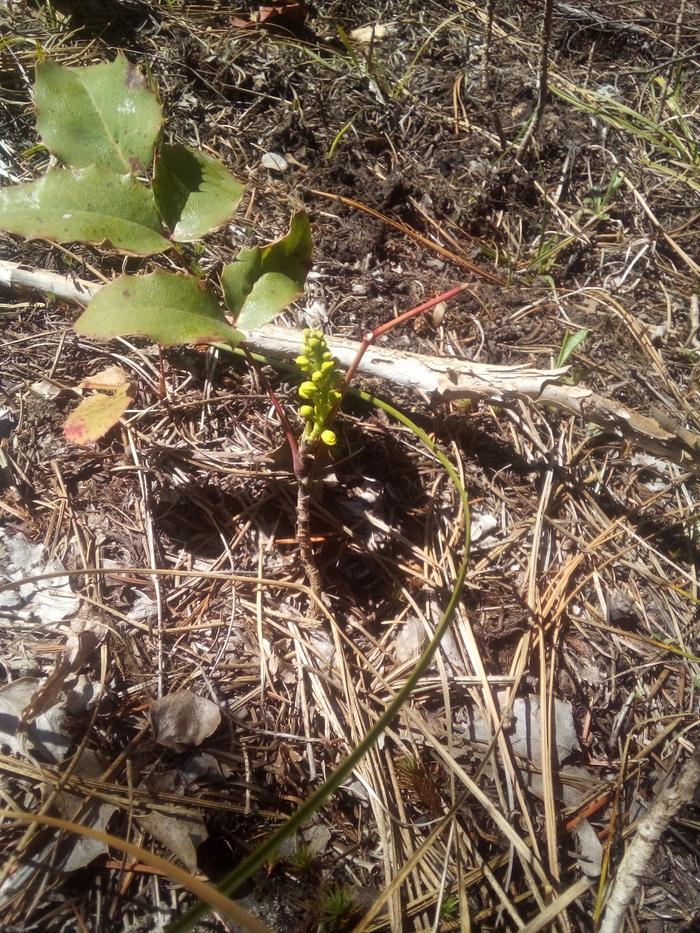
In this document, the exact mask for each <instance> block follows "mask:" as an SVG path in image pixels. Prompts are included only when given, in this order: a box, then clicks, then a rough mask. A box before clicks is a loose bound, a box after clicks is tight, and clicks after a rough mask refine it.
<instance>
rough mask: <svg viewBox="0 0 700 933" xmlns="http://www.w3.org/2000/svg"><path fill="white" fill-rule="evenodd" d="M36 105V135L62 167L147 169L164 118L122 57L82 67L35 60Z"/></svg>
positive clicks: (113, 169) (122, 170)
mask: <svg viewBox="0 0 700 933" xmlns="http://www.w3.org/2000/svg"><path fill="white" fill-rule="evenodd" d="M34 102H35V105H36V125H37V131H38V132H39V135H40V136H41V139H42V141H43V143H44V145H45V146H46V147H47V149H48V150H49V151H50V152H52V153H53V154H54V155H55V156H56V158H58V159H60V160H61V162H63V163H64V164H66V165H69V166H71V167H72V168H85V167H86V166H88V165H93V164H95V165H103V166H105V167H106V168H110V169H112V171H114V172H121V173H126V172H137V173H141V172H145V171H147V170H148V169H150V167H151V162H152V160H153V148H154V146H155V142H156V139H157V138H158V134H159V132H160V128H161V124H162V122H163V114H162V111H161V107H160V104H159V103H158V100H157V98H156V96H155V94H154V93H153V91H152V90H151V89H150V88H149V87H148V85H147V83H146V80H145V78H144V77H143V75H142V74H141V73H140V72H139V71H138V69H137V68H136V67H135V66H134V65H132V64H131V63H130V62H128V61H127V60H126V58H125V57H124V56H123V55H121V54H119V55H117V57H116V59H115V60H114V61H113V62H110V63H108V64H100V65H88V66H87V67H84V68H64V67H63V66H62V65H58V64H57V63H56V62H52V61H44V62H39V63H38V64H37V66H36V82H35V85H34Z"/></svg>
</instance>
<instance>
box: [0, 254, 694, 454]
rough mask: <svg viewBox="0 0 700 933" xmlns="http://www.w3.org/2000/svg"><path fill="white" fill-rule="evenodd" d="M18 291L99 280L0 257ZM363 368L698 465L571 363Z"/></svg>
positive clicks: (385, 359)
mask: <svg viewBox="0 0 700 933" xmlns="http://www.w3.org/2000/svg"><path fill="white" fill-rule="evenodd" d="M2 286H4V287H5V288H8V289H10V290H11V291H14V290H16V289H21V288H25V289H30V290H31V291H35V292H39V293H40V294H43V295H53V296H54V297H55V298H57V299H60V300H62V301H67V302H69V303H71V304H79V305H86V304H87V303H88V302H89V300H90V298H91V297H92V296H93V295H94V294H95V292H97V290H98V289H99V288H101V285H98V284H93V283H91V282H86V281H84V280H81V279H77V278H73V277H68V276H63V275H58V274H57V273H55V272H45V271H43V270H41V269H22V268H20V266H19V265H18V264H17V263H12V262H7V261H3V260H0V287H2ZM246 342H247V345H248V347H249V348H250V349H251V350H253V351H256V352H258V353H262V354H265V355H266V356H269V357H272V358H275V359H283V360H290V359H294V358H295V357H296V356H297V355H298V353H299V347H300V346H301V343H302V334H301V331H299V330H296V329H294V328H290V327H275V326H272V325H268V326H267V327H264V328H262V329H260V330H253V331H250V332H247V333H246ZM328 346H329V348H330V350H331V351H332V353H333V355H334V356H335V358H336V359H337V360H338V362H339V363H340V365H341V366H343V367H344V368H347V367H349V366H350V365H351V363H352V362H353V360H354V358H355V356H356V354H357V350H358V346H359V344H358V343H357V342H356V341H354V340H346V339H344V338H340V337H329V338H328ZM358 372H359V373H360V374H362V375H365V376H369V377H371V378H373V379H380V380H382V381H385V382H388V383H391V384H393V385H397V386H402V387H404V388H407V389H411V390H414V391H419V392H424V393H428V394H434V395H437V396H438V397H442V398H444V399H467V398H468V399H472V400H474V401H480V402H485V403H486V404H492V405H499V406H501V407H507V406H509V405H513V404H515V403H516V402H518V401H525V400H529V401H530V402H533V403H535V404H538V405H549V406H551V407H553V408H556V409H559V410H561V411H565V412H567V413H569V414H572V415H577V416H578V417H580V418H583V419H584V420H585V421H588V422H592V423H593V424H597V425H599V426H600V427H602V428H604V429H606V430H611V431H614V432H615V433H617V434H619V435H621V436H622V437H624V438H626V439H627V440H629V441H630V442H631V443H633V444H635V445H636V446H637V447H640V448H641V449H642V450H645V451H648V452H649V453H652V454H654V455H655V456H659V457H663V458H666V459H669V460H672V461H673V462H675V463H679V464H681V465H683V466H684V467H687V468H689V469H692V470H698V469H700V435H698V434H695V433H694V432H692V431H688V430H686V429H685V428H682V427H680V426H675V425H673V424H672V423H671V422H669V421H666V422H665V424H664V425H662V424H661V423H660V422H659V421H658V420H657V419H655V418H650V417H647V416H646V415H640V414H637V413H636V412H634V411H632V410H631V409H629V408H627V407H626V406H625V405H622V404H621V403H619V402H616V401H614V400H612V399H608V398H605V397H604V396H602V395H598V394H597V393H595V392H592V391H591V390H590V389H586V388H584V387H583V386H578V385H567V384H566V383H564V382H562V381H561V379H562V377H563V376H565V375H566V373H567V372H568V367H562V368H559V369H536V368H533V367H528V366H492V365H489V364H486V363H472V362H470V361H468V360H459V359H454V358H450V357H439V356H428V355H424V354H418V353H409V352H408V351H405V350H391V349H388V348H386V347H379V346H376V345H373V346H372V347H371V349H370V350H369V351H368V352H367V353H366V354H365V356H364V357H363V359H362V362H361V364H360V367H359V370H358Z"/></svg>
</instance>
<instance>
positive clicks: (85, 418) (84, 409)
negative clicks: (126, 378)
mask: <svg viewBox="0 0 700 933" xmlns="http://www.w3.org/2000/svg"><path fill="white" fill-rule="evenodd" d="M132 401H133V395H132V389H131V386H130V385H128V384H127V385H123V386H121V387H120V388H118V389H117V390H116V392H114V393H113V394H112V395H104V394H103V393H101V392H100V393H98V394H97V395H91V396H90V397H89V398H86V399H83V401H82V402H81V403H80V405H78V407H77V408H76V409H75V411H74V412H71V414H70V415H69V416H68V418H67V419H66V423H65V424H64V425H63V433H64V435H65V436H66V438H67V440H69V441H72V442H73V443H74V444H93V443H94V442H95V441H98V440H99V439H100V438H101V437H104V436H105V434H106V433H107V431H109V430H110V428H113V427H114V425H115V424H117V422H118V421H119V419H120V418H121V416H122V415H123V414H124V412H125V411H126V409H127V408H128V407H129V405H130V404H131V402H132Z"/></svg>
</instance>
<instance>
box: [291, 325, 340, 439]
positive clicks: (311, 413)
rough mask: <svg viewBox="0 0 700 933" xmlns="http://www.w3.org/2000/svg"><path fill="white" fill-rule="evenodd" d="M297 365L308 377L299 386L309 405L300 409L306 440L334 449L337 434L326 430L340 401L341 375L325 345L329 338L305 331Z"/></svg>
mask: <svg viewBox="0 0 700 933" xmlns="http://www.w3.org/2000/svg"><path fill="white" fill-rule="evenodd" d="M296 364H297V366H298V367H299V369H300V370H301V371H302V372H303V373H304V375H305V376H306V380H305V381H304V382H302V384H301V385H300V386H299V395H300V396H301V398H302V399H303V400H304V402H305V403H306V404H304V405H302V406H301V408H300V409H299V414H300V415H301V417H302V418H303V419H304V420H305V421H306V427H305V428H304V437H305V438H306V439H307V440H309V441H317V440H319V438H320V439H321V440H322V441H323V443H324V444H327V445H328V446H329V447H333V446H334V445H335V443H336V436H335V433H334V432H333V431H331V430H329V429H328V428H326V427H325V424H326V421H327V419H328V415H329V414H330V413H331V411H332V410H333V408H334V407H335V404H336V402H338V401H339V400H340V392H339V391H338V388H337V387H338V385H339V383H340V372H339V371H338V367H337V365H336V362H335V360H334V359H333V356H332V354H331V352H330V350H329V349H328V345H327V344H326V338H325V337H324V336H323V334H322V332H321V331H320V330H311V329H310V328H308V329H307V330H305V331H304V345H303V347H302V348H301V356H298V357H297V358H296Z"/></svg>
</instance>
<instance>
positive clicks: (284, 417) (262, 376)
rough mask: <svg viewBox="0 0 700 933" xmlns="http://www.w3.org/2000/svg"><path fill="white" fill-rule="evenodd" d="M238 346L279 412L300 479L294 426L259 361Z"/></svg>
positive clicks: (240, 345)
mask: <svg viewBox="0 0 700 933" xmlns="http://www.w3.org/2000/svg"><path fill="white" fill-rule="evenodd" d="M238 346H239V347H240V349H241V350H242V351H243V353H244V354H245V357H246V359H247V360H248V362H249V363H250V365H251V366H252V367H253V369H254V370H255V372H256V373H257V374H258V378H259V379H260V381H261V382H262V384H263V386H264V387H265V390H266V391H267V394H268V395H269V397H270V401H271V402H272V407H273V408H274V409H275V411H276V412H277V416H278V418H279V419H280V422H281V424H282V430H283V431H284V433H285V436H286V438H287V443H288V444H289V449H290V450H291V452H292V465H293V468H294V473H295V474H296V476H297V477H299V476H300V474H301V472H302V462H301V457H300V456H299V445H298V444H297V439H296V436H295V434H294V431H293V430H292V426H291V424H290V423H289V418H287V414H286V412H285V410H284V408H282V405H281V403H280V400H279V399H278V398H277V395H276V393H275V390H274V389H273V388H272V386H271V385H270V380H269V379H268V378H267V376H266V375H265V373H264V372H263V371H262V369H261V368H260V366H258V363H257V361H256V360H255V358H254V357H253V355H252V353H251V352H250V350H249V349H248V347H247V346H246V345H245V343H239V344H238Z"/></svg>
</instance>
